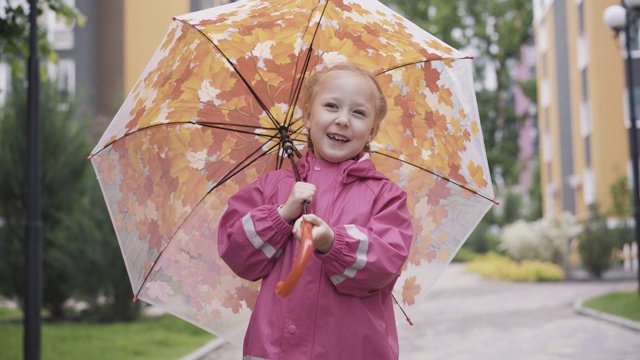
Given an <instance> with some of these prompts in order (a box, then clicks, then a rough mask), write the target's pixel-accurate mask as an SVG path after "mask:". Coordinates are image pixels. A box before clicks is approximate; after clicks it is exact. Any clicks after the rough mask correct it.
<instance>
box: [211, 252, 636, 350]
mask: <svg viewBox="0 0 640 360" xmlns="http://www.w3.org/2000/svg"><path fill="white" fill-rule="evenodd" d="M634 289H637V281H635V280H620V281H615V280H608V281H603V282H600V281H568V282H560V283H515V282H504V281H491V280H485V279H482V278H481V277H480V276H478V275H476V274H471V273H467V272H465V271H464V270H463V268H462V266H461V265H458V264H452V265H450V266H449V267H448V268H447V270H445V272H444V273H443V274H442V277H441V278H440V279H439V280H438V282H437V283H436V285H435V286H434V288H433V289H432V291H431V293H430V294H429V296H427V300H426V301H425V302H424V303H423V304H421V305H419V306H417V307H416V308H414V309H412V313H411V314H410V317H411V319H412V320H413V322H414V324H415V325H414V326H413V327H410V326H409V325H408V324H406V322H404V320H401V321H402V323H401V324H400V325H399V328H398V331H399V336H400V359H401V360H425V359H446V360H455V359H473V360H483V359H491V360H495V359H509V360H511V359H544V360H547V359H549V360H553V359H581V360H582V359H587V360H589V359H594V360H596V359H603V360H626V359H629V360H631V359H640V332H639V331H634V330H632V329H629V328H626V327H622V326H619V325H616V324H613V323H611V322H608V321H603V320H600V319H597V318H593V317H589V316H584V315H580V314H578V313H577V312H575V311H574V309H573V306H574V303H575V302H576V301H577V300H579V299H583V298H588V297H592V296H594V295H598V294H602V293H607V292H610V291H614V290H625V291H630V290H634ZM199 358H200V359H202V360H213V359H216V360H239V359H241V358H242V353H241V349H239V348H236V347H234V346H232V345H229V344H224V345H222V346H219V347H217V348H216V349H215V350H209V351H208V352H207V354H203V355H202V356H199Z"/></svg>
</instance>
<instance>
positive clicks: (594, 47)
mask: <svg viewBox="0 0 640 360" xmlns="http://www.w3.org/2000/svg"><path fill="white" fill-rule="evenodd" d="M579 3H580V2H579V1H566V2H565V6H566V16H567V18H566V19H565V21H566V29H567V33H562V34H561V33H558V32H557V31H556V29H554V16H555V14H554V12H553V9H552V8H550V9H546V11H544V17H543V18H542V24H544V26H545V28H546V30H545V31H544V32H542V31H540V28H539V25H541V24H536V28H535V34H536V46H538V49H539V50H538V68H537V71H538V74H537V80H538V116H539V122H538V124H539V130H540V132H539V137H540V139H541V141H542V140H543V137H544V136H545V134H549V135H550V136H551V153H552V155H551V158H552V159H551V165H550V167H548V166H547V164H546V163H545V162H544V157H543V151H544V149H543V143H542V142H541V146H540V151H541V152H540V161H541V167H540V171H541V177H542V178H541V185H542V194H543V199H542V201H543V209H544V210H543V211H544V214H543V215H544V216H549V215H554V214H558V213H559V212H561V211H562V209H563V204H562V195H563V194H562V191H563V182H566V181H568V179H563V178H562V169H561V166H562V164H561V153H560V152H561V151H562V146H561V145H565V146H566V145H567V144H561V143H560V141H561V139H560V126H559V125H560V119H559V118H558V116H559V115H558V110H559V104H558V101H559V100H558V91H557V90H558V89H557V75H558V68H557V67H558V64H556V53H555V48H556V40H557V38H558V37H559V36H567V39H568V41H567V44H568V46H569V49H568V54H567V55H568V59H567V60H568V62H569V64H568V68H569V72H570V73H569V81H570V84H569V89H570V93H571V94H570V102H571V103H570V104H569V106H570V108H571V117H572V118H571V119H570V121H571V127H572V129H571V130H572V134H571V141H572V151H573V164H572V166H573V172H574V175H576V177H577V178H579V179H580V180H582V181H579V182H578V183H577V186H575V188H574V189H573V190H571V191H574V195H575V202H576V203H575V207H576V214H575V215H576V216H578V217H579V218H582V219H584V218H586V217H587V216H588V215H589V208H588V207H589V204H587V203H586V202H585V191H587V190H588V189H587V187H586V186H585V183H586V182H587V181H588V179H586V178H585V177H584V176H585V171H586V170H587V167H586V158H587V153H586V152H587V148H586V145H585V138H584V136H583V134H582V126H583V124H582V120H581V113H582V103H583V74H582V69H581V68H580V67H579V62H580V61H581V60H583V59H587V66H586V68H585V69H586V78H587V93H588V95H587V96H588V103H589V106H588V109H589V111H590V115H591V132H590V156H591V167H590V169H591V171H592V172H593V187H594V193H595V194H594V195H595V199H594V201H595V202H596V203H597V204H598V205H599V206H600V209H601V210H608V209H609V208H610V207H611V196H610V187H611V184H612V183H613V182H615V181H616V180H617V179H619V178H620V177H621V176H626V175H627V162H628V159H629V147H628V133H627V130H626V129H625V127H624V116H625V107H626V104H625V103H624V92H625V77H624V62H623V58H622V57H623V54H622V53H621V50H622V49H621V46H622V45H621V44H620V41H619V39H617V38H615V37H614V34H613V32H612V30H611V29H609V28H608V27H607V26H606V25H605V24H604V22H603V20H602V14H603V12H604V9H605V8H607V7H608V6H610V5H618V4H619V1H617V0H598V1H589V0H584V1H583V6H584V14H583V21H584V29H585V30H584V31H585V39H586V42H585V44H586V54H587V55H586V57H584V58H581V57H580V56H579V55H578V54H579V52H580V49H581V48H580V46H579V45H578V41H579V40H578V39H579V35H580V34H579V12H578V6H579ZM540 36H546V39H545V41H546V42H547V44H548V46H547V53H546V56H543V54H542V53H541V50H540V48H539V44H540V42H541V39H540V38H539V37H540ZM543 67H546V73H547V76H546V79H547V81H548V82H549V88H548V91H549V98H550V103H549V105H548V107H547V108H545V107H544V106H543V105H544V104H542V103H541V101H540V100H541V99H542V97H543V94H542V91H544V89H543V88H542V86H541V84H542V81H543V74H542V70H543ZM546 117H548V119H546ZM549 171H550V172H551V174H549ZM550 186H553V188H555V193H554V196H553V198H552V199H549V198H547V197H546V195H545V194H546V193H547V192H548V188H549V187H550ZM549 201H551V202H552V204H548V202H549ZM550 205H551V206H550ZM550 208H553V213H554V214H550V213H549V210H550Z"/></svg>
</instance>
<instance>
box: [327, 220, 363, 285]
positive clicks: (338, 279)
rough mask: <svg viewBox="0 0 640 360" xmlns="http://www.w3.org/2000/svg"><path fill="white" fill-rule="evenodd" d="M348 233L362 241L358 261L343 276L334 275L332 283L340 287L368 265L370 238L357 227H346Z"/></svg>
mask: <svg viewBox="0 0 640 360" xmlns="http://www.w3.org/2000/svg"><path fill="white" fill-rule="evenodd" d="M344 227H345V229H346V230H347V233H348V234H349V235H351V236H352V237H354V238H355V239H358V240H360V243H359V244H358V250H356V261H355V262H354V263H353V265H351V266H350V267H348V268H347V269H346V270H345V271H344V272H343V273H342V274H340V275H334V276H332V277H331V281H332V282H333V283H334V284H335V285H338V284H340V283H341V282H343V281H344V280H345V279H347V278H353V277H354V276H356V274H357V273H358V271H359V270H360V269H362V268H363V267H364V266H365V265H366V263H367V249H368V248H369V238H368V237H367V236H366V235H365V234H363V233H362V232H361V231H360V230H358V228H357V227H356V226H355V225H345V226H344Z"/></svg>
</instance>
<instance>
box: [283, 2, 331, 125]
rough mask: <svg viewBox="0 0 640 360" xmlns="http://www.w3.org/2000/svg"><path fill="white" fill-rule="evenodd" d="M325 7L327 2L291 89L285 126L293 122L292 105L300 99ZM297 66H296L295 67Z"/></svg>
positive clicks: (326, 4)
mask: <svg viewBox="0 0 640 360" xmlns="http://www.w3.org/2000/svg"><path fill="white" fill-rule="evenodd" d="M327 6H329V2H328V1H327V2H326V3H325V5H324V7H323V8H322V12H321V13H320V18H319V19H318V25H316V28H315V29H314V31H313V36H312V37H311V41H310V42H309V49H308V50H307V55H306V56H305V59H304V63H303V65H302V71H301V72H300V77H299V78H298V80H297V81H296V84H295V87H294V88H293V93H292V96H293V101H292V102H291V106H289V108H288V109H287V114H286V116H285V121H284V122H285V126H289V125H290V124H291V122H292V121H293V105H295V104H297V103H298V99H299V98H300V93H301V92H302V84H303V83H304V80H305V75H306V74H307V70H308V69H309V63H310V62H311V54H312V53H313V42H314V41H315V40H316V35H318V29H320V24H321V22H322V19H323V18H324V13H325V12H326V10H327ZM296 66H297V65H296Z"/></svg>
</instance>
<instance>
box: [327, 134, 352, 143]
mask: <svg viewBox="0 0 640 360" xmlns="http://www.w3.org/2000/svg"><path fill="white" fill-rule="evenodd" d="M327 136H328V137H329V139H331V141H337V142H342V143H346V142H347V141H349V139H348V138H346V137H343V136H340V135H327Z"/></svg>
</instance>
